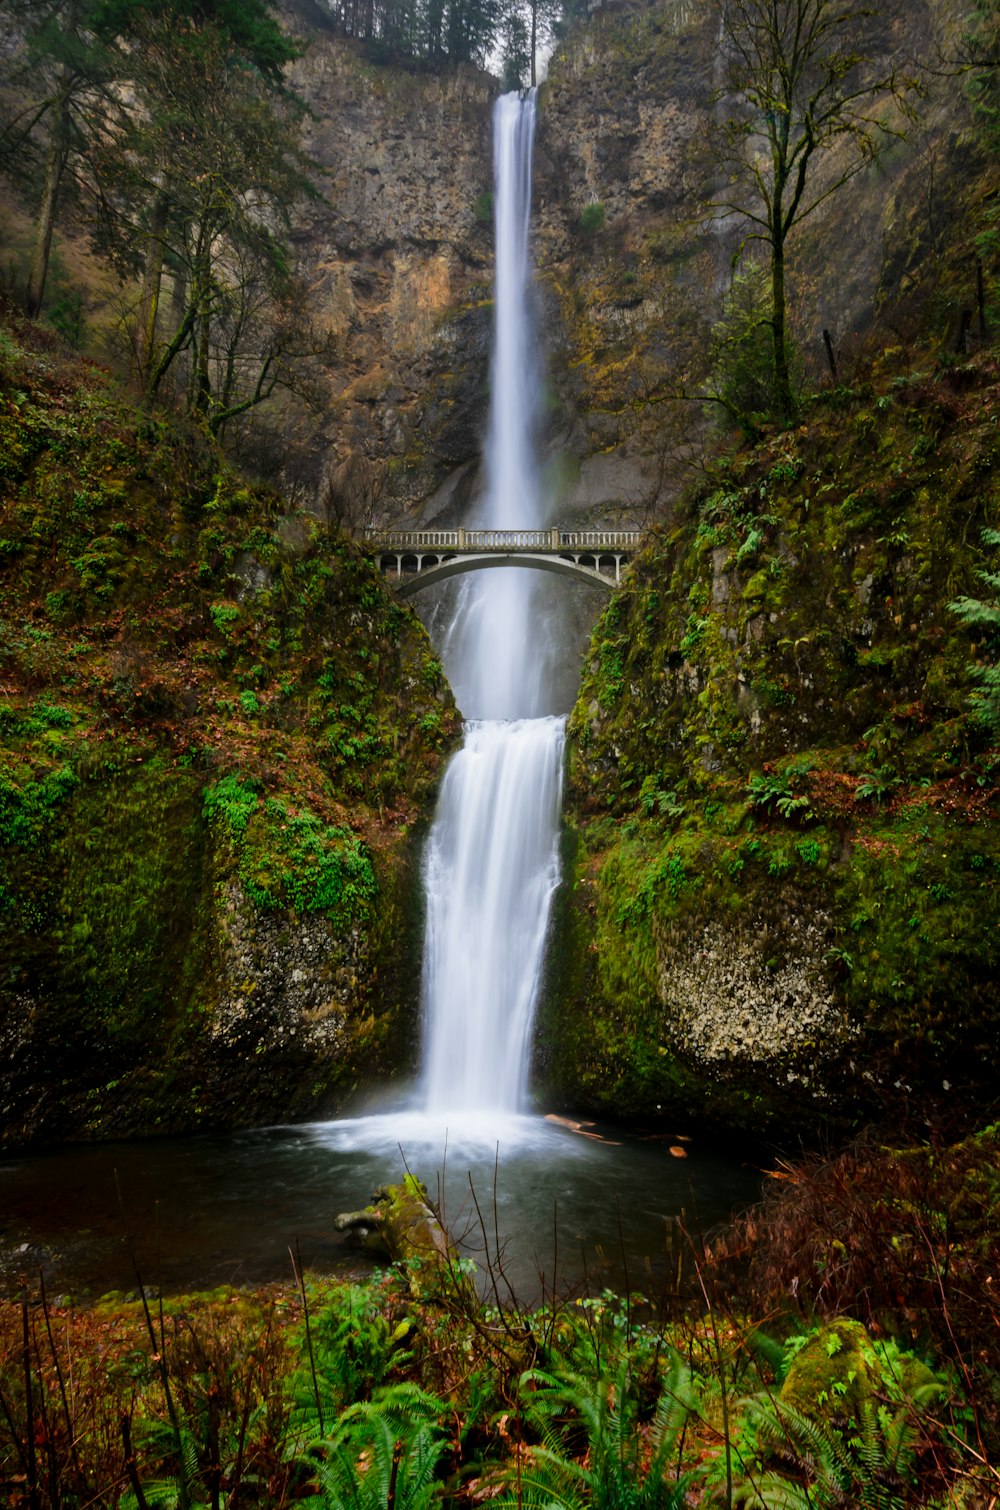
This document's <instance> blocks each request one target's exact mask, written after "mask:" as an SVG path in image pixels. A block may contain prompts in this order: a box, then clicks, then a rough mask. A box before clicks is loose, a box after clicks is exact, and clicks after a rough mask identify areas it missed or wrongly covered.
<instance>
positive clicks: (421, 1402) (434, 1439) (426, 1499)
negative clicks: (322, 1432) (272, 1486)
mask: <svg viewBox="0 0 1000 1510" xmlns="http://www.w3.org/2000/svg"><path fill="white" fill-rule="evenodd" d="M446 1409H447V1407H446V1406H445V1405H444V1403H443V1402H442V1401H441V1400H437V1399H435V1398H434V1396H433V1395H428V1394H425V1392H424V1391H423V1390H422V1389H419V1388H418V1387H417V1386H416V1385H415V1384H393V1385H388V1386H386V1388H384V1389H381V1390H379V1391H378V1392H377V1393H376V1395H375V1396H374V1397H373V1398H372V1399H371V1400H362V1401H359V1402H358V1403H357V1404H355V1405H352V1406H350V1407H349V1408H348V1409H347V1410H345V1411H344V1412H343V1414H342V1415H341V1416H340V1418H339V1420H338V1421H337V1424H336V1426H335V1428H334V1430H333V1432H332V1434H331V1436H330V1437H329V1438H328V1439H327V1440H326V1441H322V1442H316V1443H313V1444H312V1446H311V1448H310V1450H309V1452H308V1454H307V1455H306V1456H305V1457H304V1458H302V1459H300V1460H301V1461H305V1462H307V1463H308V1464H309V1466H310V1468H311V1471H312V1473H313V1476H314V1479H315V1482H316V1492H315V1493H314V1494H312V1495H309V1496H307V1497H305V1498H304V1499H303V1500H302V1501H301V1503H302V1504H303V1505H304V1506H309V1507H312V1510H427V1507H428V1506H430V1505H432V1504H434V1503H435V1501H436V1500H437V1499H438V1498H439V1492H440V1486H439V1485H438V1484H437V1483H436V1482H435V1475H436V1473H437V1468H438V1464H439V1462H440V1460H441V1457H442V1454H443V1453H444V1450H445V1447H446V1445H447V1444H446V1441H445V1437H444V1433H443V1431H442V1429H441V1426H440V1417H441V1416H442V1415H443V1414H444V1412H445V1410H446Z"/></svg>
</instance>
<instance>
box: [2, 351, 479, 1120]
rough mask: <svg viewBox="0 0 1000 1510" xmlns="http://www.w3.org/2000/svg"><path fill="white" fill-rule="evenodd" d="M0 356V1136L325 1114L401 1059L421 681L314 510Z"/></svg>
mask: <svg viewBox="0 0 1000 1510" xmlns="http://www.w3.org/2000/svg"><path fill="white" fill-rule="evenodd" d="M0 340H2V345H0V358H2V368H0V427H2V444H0V455H2V456H3V464H2V468H0V540H2V546H0V609H2V617H0V633H2V635H3V652H4V670H3V687H2V690H3V706H2V709H0V731H2V736H3V738H2V748H0V854H2V860H3V863H2V875H3V883H2V888H0V915H2V928H0V1034H2V1040H3V1044H4V1056H3V1069H2V1073H0V1136H2V1137H3V1138H4V1139H5V1141H7V1142H8V1143H16V1142H20V1141H25V1140H30V1139H32V1138H38V1137H45V1138H48V1139H52V1138H57V1137H60V1136H64V1137H65V1136H79V1135H84V1134H86V1135H96V1136H107V1135H110V1134H118V1133H136V1132H144V1133H148V1132H152V1131H163V1132H167V1131H171V1132H173V1131H183V1130H190V1129H192V1128H197V1127H202V1126H213V1125H214V1126H218V1125H223V1126H225V1125H234V1124H235V1125H241V1124H248V1123H251V1124H252V1123H261V1122H266V1121H269V1120H276V1119H283V1118H287V1117H289V1116H296V1115H299V1116H301V1115H306V1114H308V1113H320V1112H329V1111H332V1110H334V1109H337V1108H341V1107H343V1106H344V1105H345V1103H346V1102H347V1100H348V1099H349V1097H350V1095H351V1093H352V1092H353V1091H355V1090H356V1089H357V1088H358V1086H359V1085H363V1084H367V1083H371V1082H372V1081H379V1082H385V1081H386V1080H388V1079H391V1078H392V1076H393V1075H394V1074H397V1073H400V1072H402V1073H404V1074H405V1073H407V1072H408V1071H409V1069H410V1067H411V1065H412V1063H413V1058H414V1054H413V1036H414V1031H415V1021H416V1014H417V1001H416V985H415V982H417V981H419V973H420V972H419V942H418V938H417V934H418V933H419V928H418V927H417V920H416V918H415V917H414V912H415V910H416V908H417V907H418V901H417V886H416V878H415V875H414V867H415V849H414V826H415V825H416V824H418V823H419V821H420V819H421V817H422V815H423V814H424V813H425V811H426V806H427V803H428V799H429V798H430V797H431V796H432V795H433V791H434V789H435V785H436V781H437V778H438V776H439V773H440V769H441V763H442V758H443V755H444V754H445V753H446V752H447V750H448V748H449V747H450V744H451V741H452V739H453V738H454V735H455V733H456V728H457V720H456V715H455V712H454V707H453V704H452V700H451V696H450V693H449V692H448V690H447V687H446V684H445V683H444V680H443V676H442V672H441V667H440V665H439V663H438V661H437V659H436V657H435V656H434V655H433V652H432V651H431V647H430V645H429V643H428V641H427V639H426V636H425V635H424V633H423V630H422V629H421V627H420V625H419V623H418V621H417V620H416V619H415V618H414V617H413V616H412V615H411V614H410V613H409V612H407V611H406V610H404V609H403V608H402V607H400V606H398V605H396V604H394V603H393V602H392V601H391V599H390V598H389V596H388V594H387V593H386V591H385V589H384V588H383V586H382V583H381V582H380V580H379V578H378V574H377V572H376V571H375V570H374V568H373V567H372V565H371V563H370V562H367V561H365V560H364V559H363V558H362V557H360V556H359V555H358V554H357V553H356V552H355V551H354V549H353V548H352V547H351V546H349V545H347V544H346V543H345V542H344V541H343V540H342V539H337V538H335V537H332V536H330V535H329V534H328V533H327V532H326V531H325V530H324V529H323V528H322V527H320V526H318V525H317V522H316V520H315V519H314V518H312V517H311V516H309V515H303V514H296V513H294V512H289V510H288V506H287V504H285V503H284V502H283V500H281V499H280V498H278V497H276V496H274V495H270V494H268V493H266V492H264V491H261V490H256V489H253V488H251V487H248V486H247V485H246V484H245V483H244V482H243V481H241V479H240V478H239V477H238V476H237V475H236V474H234V473H232V472H231V471H230V470H229V469H228V468H227V467H226V466H225V465H223V464H221V463H220V461H219V458H218V456H217V455H215V454H214V453H213V452H212V451H211V450H210V449H208V448H207V447H206V446H205V444H204V441H201V440H199V439H198V438H197V437H196V436H194V435H191V434H187V433H185V432H184V431H179V430H175V429H171V428H170V427H169V426H168V425H166V424H164V423H163V422H162V421H154V420H151V419H150V418H149V417H148V416H145V415H140V414H137V413H136V412H135V411H133V410H131V409H130V408H129V407H128V406H127V405H126V404H125V403H124V402H123V401H122V400H121V398H120V397H119V396H118V395H117V394H116V393H115V391H114V385H113V384H112V383H110V382H109V380H108V379H107V378H106V377H105V376H104V375H102V374H101V373H99V372H97V371H95V370H94V369H93V368H89V367H87V366H84V365H81V364H77V365H73V364H69V363H67V362H66V360H65V356H64V355H61V356H60V359H59V361H58V363H57V362H55V361H53V360H52V357H51V355H50V354H49V353H48V352H46V350H45V349H44V347H43V348H42V349H36V348H35V347H34V346H33V345H32V340H33V337H32V336H31V335H30V333H28V334H26V335H25V337H24V338H23V344H22V342H20V341H18V340H17V339H16V338H13V339H12V338H11V337H10V336H9V335H8V334H6V333H5V334H4V335H3V336H2V338H0Z"/></svg>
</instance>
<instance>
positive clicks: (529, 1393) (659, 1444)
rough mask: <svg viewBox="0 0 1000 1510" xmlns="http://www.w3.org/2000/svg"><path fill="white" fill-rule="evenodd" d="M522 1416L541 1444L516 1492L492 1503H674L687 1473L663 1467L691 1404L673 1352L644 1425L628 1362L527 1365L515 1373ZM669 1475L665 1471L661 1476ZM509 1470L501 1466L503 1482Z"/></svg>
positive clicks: (623, 1507)
mask: <svg viewBox="0 0 1000 1510" xmlns="http://www.w3.org/2000/svg"><path fill="white" fill-rule="evenodd" d="M521 1385H522V1392H523V1394H524V1400H525V1410H526V1414H527V1416H528V1418H529V1420H530V1421H531V1422H532V1424H533V1425H534V1426H535V1428H536V1430H537V1431H538V1432H539V1434H540V1436H541V1438H542V1443H541V1445H540V1446H538V1447H535V1448H534V1449H533V1451H532V1454H531V1460H530V1462H529V1463H528V1464H527V1465H526V1466H524V1467H522V1468H521V1469H520V1472H519V1473H518V1476H517V1491H518V1492H517V1494H516V1496H515V1497H501V1498H499V1499H497V1500H495V1501H493V1502H492V1503H493V1504H495V1505H496V1506H498V1507H507V1510H509V1507H513V1506H515V1505H518V1506H523V1507H538V1510H542V1507H545V1510H578V1507H580V1506H584V1505H586V1506H589V1507H591V1510H679V1507H681V1506H683V1505H685V1504H686V1503H687V1501H686V1489H687V1485H688V1479H687V1478H686V1477H685V1478H675V1477H674V1476H673V1475H672V1474H670V1469H671V1461H672V1458H673V1456H674V1454H675V1452H676V1451H677V1448H678V1443H679V1440H680V1437H681V1433H682V1431H683V1429H684V1425H685V1423H686V1421H687V1419H688V1416H689V1414H690V1411H691V1407H692V1400H693V1396H692V1390H691V1380H690V1375H689V1374H688V1371H687V1368H686V1367H685V1365H684V1363H683V1361H682V1360H681V1359H680V1357H678V1356H674V1358H673V1359H672V1362H671V1366H670V1370H669V1372H668V1374H667V1377H666V1379H665V1381H664V1384H663V1389H662V1391H661V1394H660V1398H659V1401H658V1403H657V1406H656V1410H655V1412H654V1416H653V1420H652V1422H651V1424H650V1427H649V1429H648V1431H646V1432H643V1431H641V1430H640V1423H639V1402H638V1400H637V1397H636V1391H635V1386H634V1381H633V1379H632V1377H631V1374H630V1372H629V1368H628V1364H627V1362H626V1363H623V1364H622V1366H621V1367H620V1368H619V1370H618V1372H617V1374H616V1375H615V1376H614V1377H613V1378H609V1377H607V1376H605V1377H599V1378H596V1379H584V1378H580V1377H578V1376H576V1375H569V1376H567V1377H565V1378H560V1377H558V1376H554V1375H551V1374H546V1373H543V1372H541V1370H538V1369H531V1370H529V1371H528V1372H527V1373H526V1374H524V1375H523V1376H522V1380H521ZM668 1474H669V1476H668ZM510 1481H511V1474H510V1473H509V1472H508V1475H507V1483H508V1485H509V1484H510Z"/></svg>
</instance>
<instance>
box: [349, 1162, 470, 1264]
mask: <svg viewBox="0 0 1000 1510" xmlns="http://www.w3.org/2000/svg"><path fill="white" fill-rule="evenodd" d="M334 1226H335V1227H336V1229H337V1231H338V1232H350V1233H351V1234H352V1235H353V1236H354V1237H356V1238H357V1239H358V1240H359V1241H360V1243H361V1244H362V1246H363V1247H365V1248H366V1249H368V1251H369V1252H373V1253H378V1254H380V1255H381V1256H382V1257H383V1258H389V1259H391V1260H392V1261H393V1263H403V1264H407V1265H410V1266H411V1267H413V1268H414V1269H415V1270H419V1269H420V1268H421V1267H425V1268H429V1269H432V1270H433V1272H435V1273H436V1272H437V1271H438V1270H439V1269H440V1268H441V1267H442V1266H446V1265H449V1264H451V1263H452V1262H453V1261H455V1260H457V1258H458V1254H457V1253H456V1251H455V1247H454V1244H453V1243H451V1242H450V1241H449V1239H448V1234H447V1233H446V1232H445V1230H444V1228H443V1227H442V1225H441V1223H440V1222H439V1221H438V1219H437V1217H436V1216H435V1214H434V1212H433V1211H432V1210H431V1207H430V1205H429V1204H428V1200H427V1189H426V1187H425V1186H424V1185H422V1184H421V1183H420V1181H419V1180H418V1179H415V1178H414V1176H413V1175H411V1174H408V1175H407V1176H406V1178H405V1179H404V1180H403V1182H402V1184H400V1185H381V1186H379V1188H378V1190H376V1191H375V1192H374V1194H373V1195H372V1204H371V1205H370V1206H366V1207H365V1208H364V1210H363V1211H345V1212H343V1213H342V1214H341V1215H340V1216H338V1217H337V1218H336V1219H335V1221H334ZM414 1260H417V1262H416V1263H415V1264H414V1262H413V1261H414Z"/></svg>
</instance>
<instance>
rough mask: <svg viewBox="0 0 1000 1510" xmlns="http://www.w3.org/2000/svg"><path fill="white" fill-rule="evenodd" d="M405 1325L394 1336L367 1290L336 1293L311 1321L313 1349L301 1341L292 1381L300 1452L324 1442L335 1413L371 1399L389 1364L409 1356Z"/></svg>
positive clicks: (347, 1289)
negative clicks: (364, 1399)
mask: <svg viewBox="0 0 1000 1510" xmlns="http://www.w3.org/2000/svg"><path fill="white" fill-rule="evenodd" d="M409 1330H410V1327H409V1323H408V1322H402V1323H400V1324H399V1326H397V1327H396V1329H395V1330H394V1331H393V1330H391V1329H390V1326H389V1323H388V1321H387V1320H386V1318H385V1316H383V1315H382V1313H381V1311H380V1310H379V1309H378V1305H377V1301H376V1300H375V1298H374V1296H373V1294H372V1292H371V1290H370V1289H368V1288H365V1287H363V1286H360V1285H344V1286H342V1287H338V1288H337V1289H336V1290H335V1291H334V1292H332V1294H331V1295H330V1296H329V1297H328V1299H327V1301H326V1303H325V1304H324V1305H323V1306H322V1307H321V1308H320V1309H319V1310H318V1311H317V1312H316V1314H315V1315H314V1316H313V1317H312V1323H311V1342H312V1349H311V1352H310V1349H309V1348H308V1347H307V1346H306V1343H305V1339H304V1336H303V1344H302V1354H301V1358H300V1362H299V1366H298V1368H297V1369H296V1371H295V1373H294V1374H293V1376H292V1379H291V1383H290V1394H291V1398H292V1422H293V1435H294V1439H295V1441H296V1444H297V1447H298V1448H299V1449H300V1450H301V1449H304V1448H305V1447H307V1446H308V1444H309V1443H310V1442H314V1441H317V1440H318V1439H319V1438H321V1437H324V1436H325V1435H326V1433H327V1431H328V1430H329V1428H330V1426H331V1424H332V1422H334V1421H335V1420H336V1419H337V1417H338V1416H339V1415H340V1412H341V1411H342V1410H344V1409H345V1407H347V1406H348V1405H353V1404H354V1402H355V1401H357V1400H359V1399H362V1398H365V1397H367V1396H368V1395H370V1394H371V1391H372V1389H373V1388H374V1387H376V1386H378V1385H380V1384H381V1383H382V1382H383V1380H384V1379H385V1377H386V1375H387V1374H388V1372H389V1368H390V1366H391V1365H393V1364H396V1365H398V1364H400V1363H402V1362H404V1361H405V1360H406V1357H407V1356H408V1355H407V1354H406V1353H405V1352H404V1351H402V1350H401V1345H402V1343H403V1341H404V1340H405V1338H406V1336H407V1335H408V1334H409Z"/></svg>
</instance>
